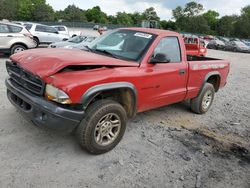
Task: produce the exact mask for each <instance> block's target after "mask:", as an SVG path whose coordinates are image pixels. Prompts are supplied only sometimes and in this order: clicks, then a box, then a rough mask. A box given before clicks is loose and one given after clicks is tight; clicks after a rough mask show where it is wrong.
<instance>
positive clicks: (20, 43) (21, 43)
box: [10, 42, 28, 49]
mask: <svg viewBox="0 0 250 188" xmlns="http://www.w3.org/2000/svg"><path fill="white" fill-rule="evenodd" d="M16 45H22V46H24V47H25V48H26V49H28V46H27V45H26V44H25V43H23V42H15V43H14V44H12V45H11V47H10V49H12V48H13V47H14V46H16Z"/></svg>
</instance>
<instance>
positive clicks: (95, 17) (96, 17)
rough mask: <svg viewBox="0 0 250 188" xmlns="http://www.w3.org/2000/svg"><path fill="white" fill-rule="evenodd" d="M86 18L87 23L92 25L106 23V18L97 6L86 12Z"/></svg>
mask: <svg viewBox="0 0 250 188" xmlns="http://www.w3.org/2000/svg"><path fill="white" fill-rule="evenodd" d="M86 17H87V20H88V21H89V22H94V23H108V16H107V14H106V13H104V12H102V10H101V8H100V7H99V6H95V7H93V8H92V9H88V10H87V11H86Z"/></svg>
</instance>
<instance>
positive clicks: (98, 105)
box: [76, 99, 127, 155]
mask: <svg viewBox="0 0 250 188" xmlns="http://www.w3.org/2000/svg"><path fill="white" fill-rule="evenodd" d="M109 114H115V115H116V116H117V117H119V120H120V121H119V124H120V127H119V131H117V132H118V133H117V136H116V137H115V139H114V140H113V141H112V142H111V143H110V144H108V145H101V144H99V143H98V142H97V141H96V139H97V138H96V137H98V136H97V130H96V128H97V124H98V123H100V121H102V119H103V117H105V116H108V115H109ZM104 122H106V121H104ZM110 122H111V120H110ZM100 124H101V123H100ZM126 124H127V114H126V111H125V110H124V108H123V107H122V106H121V105H120V104H119V103H117V102H115V101H113V100H107V99H105V100H99V101H96V102H94V103H93V104H91V105H90V107H88V109H87V111H86V116H85V118H84V119H83V120H82V122H81V123H80V125H79V126H78V128H77V130H76V136H77V139H78V142H79V144H80V145H81V146H82V148H83V149H85V150H87V151H88V152H89V153H92V154H95V155H97V154H102V153H106V152H108V151H110V150H112V149H113V148H114V147H115V146H116V145H117V144H118V143H119V142H120V141H121V139H122V137H123V135H124V132H125V130H126ZM102 126H103V124H102V125H99V129H101V130H102ZM111 129H114V128H111ZM98 135H99V134H98ZM100 135H101V137H102V140H103V138H104V137H105V136H102V134H100ZM108 135H109V134H108ZM109 136H110V135H109Z"/></svg>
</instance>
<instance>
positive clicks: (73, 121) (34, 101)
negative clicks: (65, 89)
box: [5, 78, 84, 132]
mask: <svg viewBox="0 0 250 188" xmlns="http://www.w3.org/2000/svg"><path fill="white" fill-rule="evenodd" d="M5 84H6V86H7V96H8V99H9V101H10V102H11V103H12V104H13V105H14V106H15V107H16V108H17V109H19V110H20V111H21V112H22V114H24V115H25V116H26V117H28V118H29V119H30V120H31V121H32V122H33V123H34V124H35V125H37V126H39V127H47V128H51V129H55V130H60V131H63V132H72V131H73V130H74V129H75V128H76V127H77V126H78V125H79V123H80V122H81V120H82V118H83V117H84V111H76V110H70V109H67V108H63V107H60V106H59V105H57V104H56V103H53V102H50V101H47V100H45V99H43V98H42V97H39V96H36V95H34V94H32V93H30V92H28V91H26V90H25V89H24V88H22V87H21V86H20V85H18V84H16V83H15V82H14V81H12V80H11V79H10V78H7V79H6V80H5Z"/></svg>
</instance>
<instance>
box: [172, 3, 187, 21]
mask: <svg viewBox="0 0 250 188" xmlns="http://www.w3.org/2000/svg"><path fill="white" fill-rule="evenodd" d="M172 15H173V18H174V19H175V20H176V21H177V20H180V19H182V18H183V17H185V14H184V10H183V9H182V7H181V6H178V7H176V8H175V9H173V10H172Z"/></svg>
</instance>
